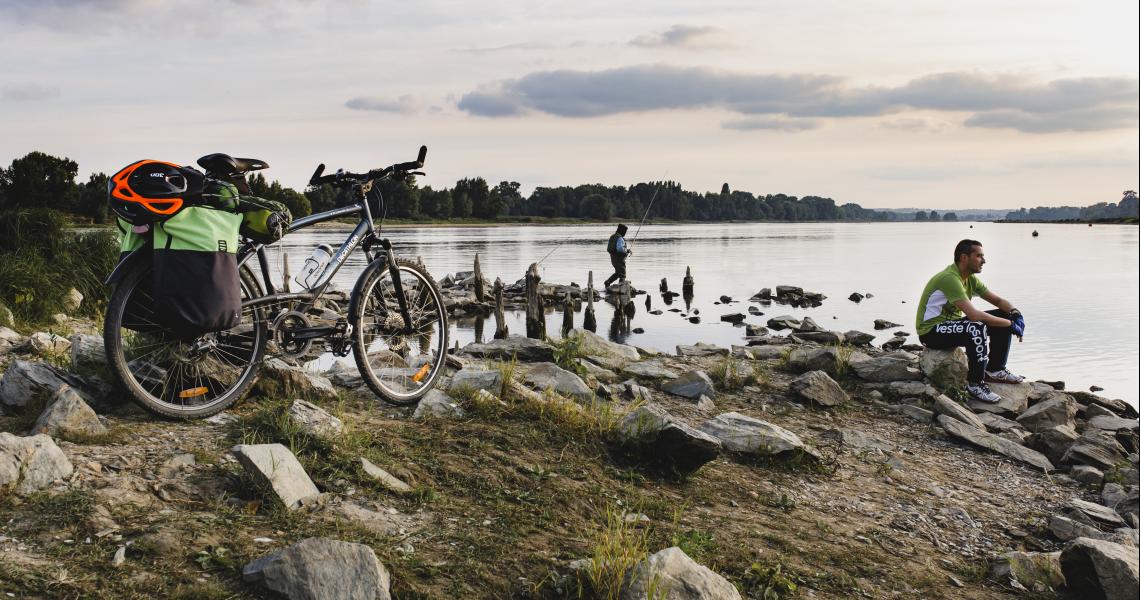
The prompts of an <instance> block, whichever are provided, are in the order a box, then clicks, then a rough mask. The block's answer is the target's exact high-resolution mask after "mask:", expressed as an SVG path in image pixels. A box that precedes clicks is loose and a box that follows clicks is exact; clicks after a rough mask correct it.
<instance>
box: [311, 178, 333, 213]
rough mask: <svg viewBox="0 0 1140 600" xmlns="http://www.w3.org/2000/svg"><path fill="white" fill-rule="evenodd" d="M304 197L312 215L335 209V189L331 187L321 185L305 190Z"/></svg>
mask: <svg viewBox="0 0 1140 600" xmlns="http://www.w3.org/2000/svg"><path fill="white" fill-rule="evenodd" d="M305 197H306V198H308V199H309V205H310V206H312V207H313V212H314V213H320V212H325V211H327V210H332V209H334V208H336V207H337V198H338V194H337V189H336V188H334V187H333V186H331V185H328V184H327V183H326V184H322V185H318V186H316V187H310V188H309V189H307V190H305Z"/></svg>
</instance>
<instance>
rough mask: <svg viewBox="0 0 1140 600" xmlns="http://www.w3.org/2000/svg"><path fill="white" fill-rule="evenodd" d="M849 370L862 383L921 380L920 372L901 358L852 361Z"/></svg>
mask: <svg viewBox="0 0 1140 600" xmlns="http://www.w3.org/2000/svg"><path fill="white" fill-rule="evenodd" d="M851 369H852V370H853V371H855V375H856V376H858V377H859V378H860V379H862V380H864V381H878V382H886V381H917V380H920V379H922V371H919V370H918V369H916V368H914V367H912V366H911V361H910V360H908V359H906V358H903V357H901V356H894V355H886V356H876V357H874V358H868V359H866V360H860V361H852V362H851Z"/></svg>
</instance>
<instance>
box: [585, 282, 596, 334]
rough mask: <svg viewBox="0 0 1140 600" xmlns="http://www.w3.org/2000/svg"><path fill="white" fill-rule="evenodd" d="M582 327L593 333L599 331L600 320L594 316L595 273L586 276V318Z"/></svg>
mask: <svg viewBox="0 0 1140 600" xmlns="http://www.w3.org/2000/svg"><path fill="white" fill-rule="evenodd" d="M582 327H584V328H585V329H586V330H588V331H591V332H596V331H598V318H597V317H596V316H595V315H594V272H593V271H590V273H589V275H587V276H586V316H585V317H583V318H582Z"/></svg>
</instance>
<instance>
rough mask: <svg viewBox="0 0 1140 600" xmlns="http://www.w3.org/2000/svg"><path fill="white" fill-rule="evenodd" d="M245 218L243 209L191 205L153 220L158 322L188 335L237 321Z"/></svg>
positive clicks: (209, 330)
mask: <svg viewBox="0 0 1140 600" xmlns="http://www.w3.org/2000/svg"><path fill="white" fill-rule="evenodd" d="M241 222H242V216H241V215H240V214H235V213H232V212H229V211H226V210H218V209H214V208H211V207H208V206H191V207H187V208H183V209H182V210H181V211H179V212H178V214H176V215H174V216H173V217H170V218H169V219H167V220H165V221H161V222H157V223H154V224H153V225H152V227H153V239H154V282H153V283H154V309H155V317H156V320H157V321H158V322H159V323H161V324H162V325H164V326H166V327H169V328H170V329H172V330H174V331H175V332H176V333H177V334H178V335H180V336H182V337H185V338H193V337H197V336H199V335H202V334H204V333H209V332H213V331H223V330H226V329H230V328H232V327H234V326H236V325H237V324H238V321H239V320H240V318H241V285H240V283H239V279H238V266H237V249H238V229H239V227H240V226H241Z"/></svg>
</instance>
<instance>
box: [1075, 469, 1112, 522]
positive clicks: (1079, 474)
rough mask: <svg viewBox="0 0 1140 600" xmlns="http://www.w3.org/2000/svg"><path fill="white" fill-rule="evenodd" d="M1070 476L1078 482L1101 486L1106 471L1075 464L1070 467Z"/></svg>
mask: <svg viewBox="0 0 1140 600" xmlns="http://www.w3.org/2000/svg"><path fill="white" fill-rule="evenodd" d="M1069 477H1072V478H1073V479H1076V480H1077V483H1083V484H1085V485H1095V486H1099V485H1100V484H1101V482H1103V481H1104V473H1103V472H1101V470H1100V469H1098V468H1096V467H1090V466H1088V465H1073V468H1071V469H1069ZM1073 537H1077V536H1073ZM1085 537H1088V536H1085Z"/></svg>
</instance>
